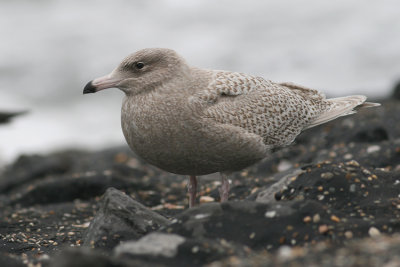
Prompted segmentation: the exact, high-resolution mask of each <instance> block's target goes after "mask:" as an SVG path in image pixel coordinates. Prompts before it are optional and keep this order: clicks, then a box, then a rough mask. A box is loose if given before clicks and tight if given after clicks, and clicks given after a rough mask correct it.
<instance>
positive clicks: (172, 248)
mask: <svg viewBox="0 0 400 267" xmlns="http://www.w3.org/2000/svg"><path fill="white" fill-rule="evenodd" d="M114 251H115V255H116V257H118V258H121V257H125V258H135V259H143V260H146V261H147V262H154V263H159V264H166V265H167V266H203V265H204V264H206V263H210V262H213V261H216V260H219V259H221V258H225V257H229V256H233V255H236V256H242V257H244V256H246V255H247V254H248V251H247V252H246V250H245V249H244V248H240V247H237V246H234V245H232V244H230V243H228V242H226V241H222V242H220V241H217V240H207V239H190V238H184V237H182V236H179V235H176V234H166V233H158V232H157V233H150V234H148V235H146V236H144V237H142V238H141V239H139V240H137V241H128V242H125V243H123V244H121V245H119V246H117V247H116V248H115V249H114Z"/></svg>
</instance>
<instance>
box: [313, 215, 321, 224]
mask: <svg viewBox="0 0 400 267" xmlns="http://www.w3.org/2000/svg"><path fill="white" fill-rule="evenodd" d="M320 220H321V216H319V214H318V213H317V214H315V215H314V216H313V222H314V223H317V222H319V221H320Z"/></svg>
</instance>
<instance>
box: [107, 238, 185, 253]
mask: <svg viewBox="0 0 400 267" xmlns="http://www.w3.org/2000/svg"><path fill="white" fill-rule="evenodd" d="M184 242H185V238H183V237H181V236H179V235H175V234H164V233H150V234H148V235H146V236H144V237H142V238H141V239H139V240H138V241H129V242H124V243H122V244H121V245H118V246H117V247H116V248H115V249H114V251H115V254H116V255H117V256H119V255H121V254H132V255H142V256H155V257H157V256H162V257H166V258H173V257H175V256H176V254H177V253H178V246H179V245H181V244H182V243H184Z"/></svg>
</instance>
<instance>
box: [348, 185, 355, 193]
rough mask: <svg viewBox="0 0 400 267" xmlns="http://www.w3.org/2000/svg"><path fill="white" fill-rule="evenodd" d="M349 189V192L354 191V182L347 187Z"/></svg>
mask: <svg viewBox="0 0 400 267" xmlns="http://www.w3.org/2000/svg"><path fill="white" fill-rule="evenodd" d="M349 191H350V192H351V193H354V192H356V185H355V184H351V185H350V187H349Z"/></svg>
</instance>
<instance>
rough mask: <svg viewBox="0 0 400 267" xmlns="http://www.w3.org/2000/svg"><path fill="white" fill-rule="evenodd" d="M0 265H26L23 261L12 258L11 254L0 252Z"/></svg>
mask: <svg viewBox="0 0 400 267" xmlns="http://www.w3.org/2000/svg"><path fill="white" fill-rule="evenodd" d="M0 266H4V267H24V266H25V264H23V263H22V262H20V261H18V260H16V259H13V258H11V257H10V256H8V255H6V254H3V253H0Z"/></svg>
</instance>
